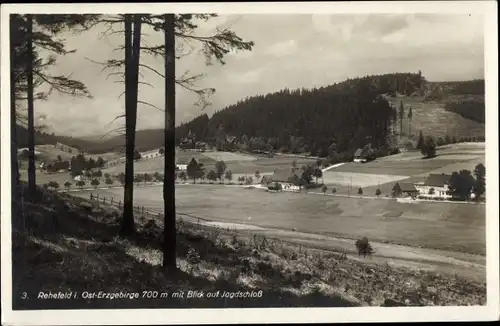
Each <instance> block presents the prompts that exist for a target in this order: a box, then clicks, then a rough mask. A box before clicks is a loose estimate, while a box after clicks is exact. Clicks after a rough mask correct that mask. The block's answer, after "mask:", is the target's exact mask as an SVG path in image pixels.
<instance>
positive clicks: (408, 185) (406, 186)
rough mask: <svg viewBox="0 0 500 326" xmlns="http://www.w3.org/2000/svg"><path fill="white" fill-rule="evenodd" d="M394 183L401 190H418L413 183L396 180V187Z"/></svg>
mask: <svg viewBox="0 0 500 326" xmlns="http://www.w3.org/2000/svg"><path fill="white" fill-rule="evenodd" d="M396 185H399V189H401V191H402V192H416V191H418V190H417V188H415V186H414V185H413V183H409V182H397V183H396V184H395V185H394V187H396Z"/></svg>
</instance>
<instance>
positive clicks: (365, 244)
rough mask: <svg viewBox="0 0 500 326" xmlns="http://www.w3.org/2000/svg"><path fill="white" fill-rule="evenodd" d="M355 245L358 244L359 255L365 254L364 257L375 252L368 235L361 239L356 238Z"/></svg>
mask: <svg viewBox="0 0 500 326" xmlns="http://www.w3.org/2000/svg"><path fill="white" fill-rule="evenodd" d="M355 245H356V249H357V250H358V255H359V256H361V255H363V257H366V255H369V256H371V254H372V253H373V252H374V251H373V248H372V246H371V244H370V242H369V241H368V238H367V237H363V238H361V239H359V240H356V243H355Z"/></svg>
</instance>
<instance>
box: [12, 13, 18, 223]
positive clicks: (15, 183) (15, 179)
mask: <svg viewBox="0 0 500 326" xmlns="http://www.w3.org/2000/svg"><path fill="white" fill-rule="evenodd" d="M10 19H11V20H10V21H11V24H10V56H11V58H10V150H11V153H10V155H11V157H10V160H11V203H12V216H11V218H12V225H13V226H20V221H19V220H18V219H17V218H16V215H17V210H16V208H17V205H18V204H17V203H18V199H19V164H18V161H17V111H16V74H15V65H14V62H15V61H14V56H15V55H16V53H15V51H14V37H15V33H14V28H15V26H13V24H12V21H13V19H12V18H10Z"/></svg>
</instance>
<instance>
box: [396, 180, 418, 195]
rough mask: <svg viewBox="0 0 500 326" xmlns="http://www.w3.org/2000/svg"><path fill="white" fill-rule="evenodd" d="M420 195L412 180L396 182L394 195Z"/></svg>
mask: <svg viewBox="0 0 500 326" xmlns="http://www.w3.org/2000/svg"><path fill="white" fill-rule="evenodd" d="M417 195H418V190H417V188H415V186H414V185H413V183H410V182H396V184H395V185H394V187H393V188H392V196H393V197H412V198H414V197H416V196H417Z"/></svg>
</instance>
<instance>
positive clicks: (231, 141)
mask: <svg viewBox="0 0 500 326" xmlns="http://www.w3.org/2000/svg"><path fill="white" fill-rule="evenodd" d="M236 140H237V139H236V136H226V138H225V144H224V149H225V150H226V151H234V150H235V149H236Z"/></svg>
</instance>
